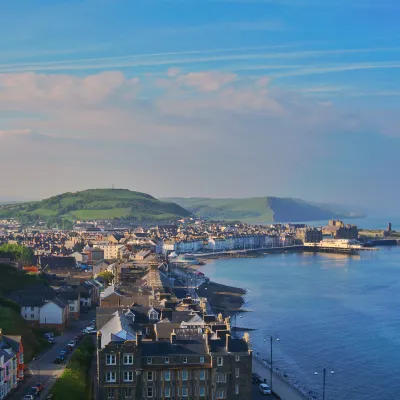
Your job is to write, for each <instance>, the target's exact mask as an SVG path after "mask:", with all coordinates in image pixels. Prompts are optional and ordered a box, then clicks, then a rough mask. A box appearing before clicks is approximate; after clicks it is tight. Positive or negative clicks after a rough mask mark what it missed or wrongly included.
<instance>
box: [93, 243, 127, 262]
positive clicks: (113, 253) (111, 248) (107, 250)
mask: <svg viewBox="0 0 400 400" xmlns="http://www.w3.org/2000/svg"><path fill="white" fill-rule="evenodd" d="M98 247H99V248H100V249H101V250H103V251H104V259H105V260H117V259H119V258H121V257H122V255H123V254H124V252H125V250H126V247H125V246H124V245H123V244H106V245H103V244H101V245H98Z"/></svg>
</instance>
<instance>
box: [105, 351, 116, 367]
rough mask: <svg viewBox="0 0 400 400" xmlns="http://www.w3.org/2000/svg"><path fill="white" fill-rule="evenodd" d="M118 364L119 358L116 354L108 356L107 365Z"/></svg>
mask: <svg viewBox="0 0 400 400" xmlns="http://www.w3.org/2000/svg"><path fill="white" fill-rule="evenodd" d="M116 363H117V357H116V356H115V354H107V355H106V365H115V364H116Z"/></svg>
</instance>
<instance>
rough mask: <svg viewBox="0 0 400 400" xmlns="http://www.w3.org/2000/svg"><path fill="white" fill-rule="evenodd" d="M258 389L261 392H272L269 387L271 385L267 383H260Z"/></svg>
mask: <svg viewBox="0 0 400 400" xmlns="http://www.w3.org/2000/svg"><path fill="white" fill-rule="evenodd" d="M258 389H259V390H260V392H261V393H262V394H271V389H270V388H269V386H268V385H267V384H266V383H260V385H259V386H258Z"/></svg>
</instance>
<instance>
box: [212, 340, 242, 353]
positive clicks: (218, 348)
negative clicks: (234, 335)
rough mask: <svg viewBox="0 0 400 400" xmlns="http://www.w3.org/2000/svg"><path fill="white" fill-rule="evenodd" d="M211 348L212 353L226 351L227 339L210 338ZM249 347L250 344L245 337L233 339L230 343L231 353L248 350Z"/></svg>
mask: <svg viewBox="0 0 400 400" xmlns="http://www.w3.org/2000/svg"><path fill="white" fill-rule="evenodd" d="M209 343H210V350H211V352H212V353H226V348H225V346H226V340H225V339H217V340H210V342H209ZM248 349H249V345H248V344H247V342H246V341H245V340H244V339H231V340H230V344H229V350H230V352H231V353H235V352H246V351H248Z"/></svg>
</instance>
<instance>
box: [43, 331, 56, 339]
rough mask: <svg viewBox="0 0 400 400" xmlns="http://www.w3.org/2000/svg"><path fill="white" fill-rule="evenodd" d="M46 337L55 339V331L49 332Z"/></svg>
mask: <svg viewBox="0 0 400 400" xmlns="http://www.w3.org/2000/svg"><path fill="white" fill-rule="evenodd" d="M43 336H44V337H45V338H46V339H50V338H53V339H54V333H52V332H47V333H45V334H44V335H43Z"/></svg>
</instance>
